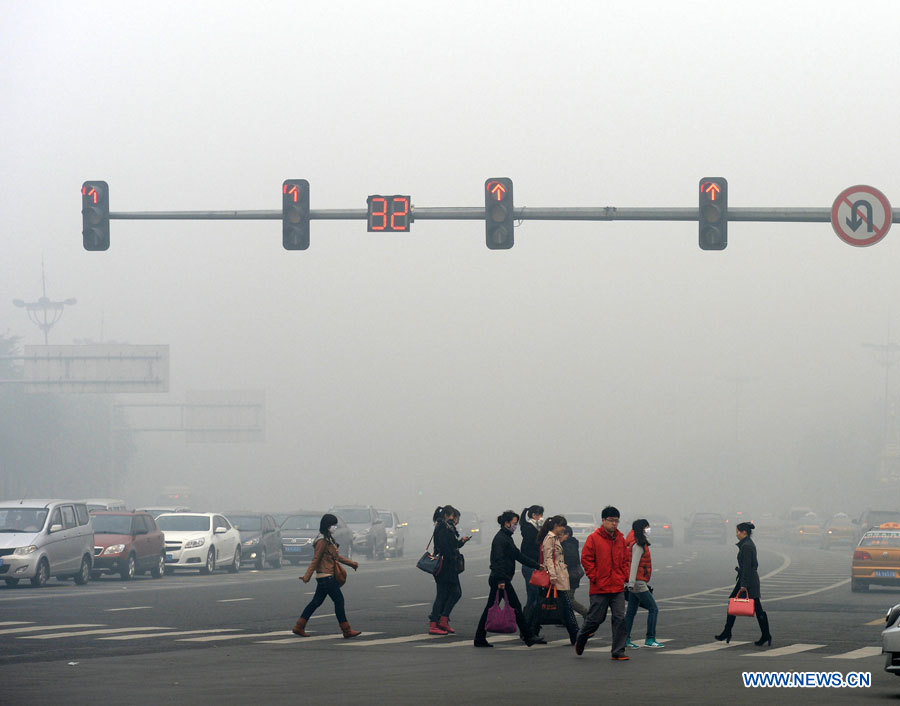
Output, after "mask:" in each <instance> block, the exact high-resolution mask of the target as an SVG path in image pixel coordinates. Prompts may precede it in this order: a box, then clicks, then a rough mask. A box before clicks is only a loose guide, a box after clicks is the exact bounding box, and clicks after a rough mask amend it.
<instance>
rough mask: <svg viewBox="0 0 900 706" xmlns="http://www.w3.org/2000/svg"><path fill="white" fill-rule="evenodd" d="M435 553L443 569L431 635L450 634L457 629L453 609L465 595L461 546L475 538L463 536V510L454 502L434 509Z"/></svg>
mask: <svg viewBox="0 0 900 706" xmlns="http://www.w3.org/2000/svg"><path fill="white" fill-rule="evenodd" d="M432 520H433V521H434V552H435V554H440V555H441V568H440V571H438V573H437V574H435V576H434V583H435V597H434V605H433V606H432V608H431V615H429V616H428V620H429V621H430V622H429V625H428V633H429V634H430V635H447V634H450V633H454V632H456V630H454V629H453V628H451V627H450V612H451V611H452V610H453V606H455V605H456V603H457V602H458V601H459V599H460V598H461V597H462V587H461V586H460V585H459V572H460V568H461V565H462V558H463V557H462V554H460V551H459V550H460V548H461V547H462V546H463V545H464V544H465V543H466V542H468V541H469V540H470V539H471V537H463V538H462V539H460V536H459V530H458V529H456V525H457V524H458V523H459V510H457V509H456V508H455V507H453V506H452V505H442V506H440V507H438V508H437V509H436V510H435V511H434V515H433V516H432Z"/></svg>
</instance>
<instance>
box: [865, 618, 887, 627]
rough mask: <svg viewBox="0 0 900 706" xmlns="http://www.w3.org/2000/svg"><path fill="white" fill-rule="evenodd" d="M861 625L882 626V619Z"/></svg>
mask: <svg viewBox="0 0 900 706" xmlns="http://www.w3.org/2000/svg"><path fill="white" fill-rule="evenodd" d="M863 625H884V618H878V620H871V621H869V622H868V623H863Z"/></svg>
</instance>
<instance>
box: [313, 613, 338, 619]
mask: <svg viewBox="0 0 900 706" xmlns="http://www.w3.org/2000/svg"><path fill="white" fill-rule="evenodd" d="M333 617H334V613H319V614H318V615H313V616H312V617H311V618H310V620H315V619H316V618H333Z"/></svg>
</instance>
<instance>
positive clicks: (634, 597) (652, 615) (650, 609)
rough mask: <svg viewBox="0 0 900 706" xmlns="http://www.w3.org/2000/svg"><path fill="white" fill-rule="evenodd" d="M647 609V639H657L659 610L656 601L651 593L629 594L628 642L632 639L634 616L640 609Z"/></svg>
mask: <svg viewBox="0 0 900 706" xmlns="http://www.w3.org/2000/svg"><path fill="white" fill-rule="evenodd" d="M639 606H640V607H641V608H646V609H647V639H648V640H655V639H656V619H657V618H658V617H659V608H657V607H656V599H655V598H654V597H653V594H652V593H650V591H641V592H640V593H635V592H634V591H630V592H629V593H628V611H627V612H626V613H625V632H626V634H627V638H626V639H628V640H630V639H631V626H632V625H634V616H635V615H637V612H638V607H639Z"/></svg>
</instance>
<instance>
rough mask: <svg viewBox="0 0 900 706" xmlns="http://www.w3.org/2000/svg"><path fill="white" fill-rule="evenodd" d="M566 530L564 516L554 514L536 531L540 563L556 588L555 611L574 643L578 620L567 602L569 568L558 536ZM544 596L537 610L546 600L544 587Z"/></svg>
mask: <svg viewBox="0 0 900 706" xmlns="http://www.w3.org/2000/svg"><path fill="white" fill-rule="evenodd" d="M565 531H566V518H565V517H563V516H562V515H554V516H553V517H551V518H549V519H548V520H546V521H545V522H544V524H543V525H542V526H541V531H540V532H538V537H537V538H538V542H539V543H540V545H541V559H542V562H541V563H542V565H543V567H544V568H545V569H547V573H549V574H550V588H551V589H555V590H556V612H557V614H558V615H559V616H560V617H561V618H562V621H563V625H564V626H565V628H566V631H568V633H569V640H570V641H571V643H572V644H573V645H574V644H575V638H576V637H577V636H578V622H577V621H576V620H575V611H573V610H572V604H571V603H570V602H569V569H568V568H567V567H566V558H565V555H564V554H563V547H562V541H561V540H560V538H561V537H562V536H563V535H564V534H565ZM541 591H542V592H543V593H544V597H543V598H542V599H541V603H540V604H539V607H538V611H539V612H541V613H542V612H543V608H542V606H543V605H544V602H545V601H546V600H547V591H546V589H541Z"/></svg>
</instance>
